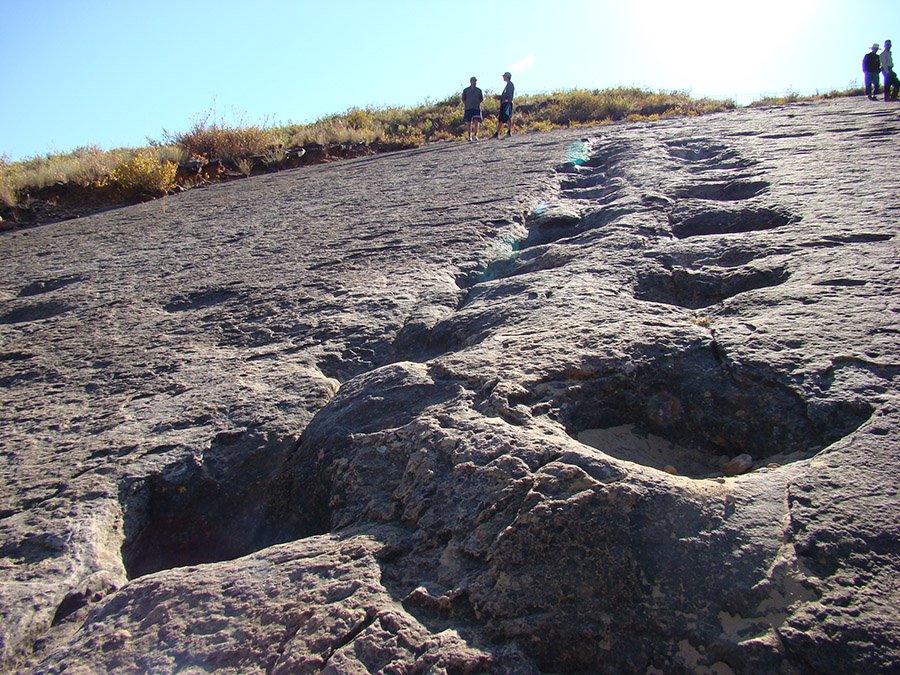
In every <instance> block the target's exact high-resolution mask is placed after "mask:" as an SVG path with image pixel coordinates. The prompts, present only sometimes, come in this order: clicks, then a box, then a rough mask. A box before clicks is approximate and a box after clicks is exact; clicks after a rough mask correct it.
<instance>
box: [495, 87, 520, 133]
mask: <svg viewBox="0 0 900 675" xmlns="http://www.w3.org/2000/svg"><path fill="white" fill-rule="evenodd" d="M503 81H504V82H506V86H505V87H504V88H503V92H502V93H501V94H500V95H499V96H498V97H497V98H498V99H500V113H499V114H498V115H497V132H496V133H495V134H494V138H499V137H500V129H501V128H502V127H503V123H504V122H506V135H507V136H511V135H512V114H513V104H512V102H513V96H515V94H516V88H515V86H514V85H513V83H512V74H511V73H508V72H507V73H503Z"/></svg>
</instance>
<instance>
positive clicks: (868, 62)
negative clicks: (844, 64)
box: [863, 52, 881, 73]
mask: <svg viewBox="0 0 900 675" xmlns="http://www.w3.org/2000/svg"><path fill="white" fill-rule="evenodd" d="M879 70H881V58H879V56H878V54H876V53H875V52H869V53H868V54H866V56H865V58H864V59H863V72H866V73H877V72H878V71H879Z"/></svg>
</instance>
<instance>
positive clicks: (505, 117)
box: [462, 72, 516, 141]
mask: <svg viewBox="0 0 900 675" xmlns="http://www.w3.org/2000/svg"><path fill="white" fill-rule="evenodd" d="M503 81H504V82H506V86H505V87H504V88H503V92H502V93H501V94H500V95H499V96H497V97H496V98H498V99H499V100H500V113H499V114H498V115H497V131H496V133H494V135H493V138H499V137H500V130H501V129H502V128H503V123H504V122H505V123H506V135H507V136H511V135H512V113H513V105H512V102H513V97H514V96H515V92H516V88H515V86H513V83H512V75H511V74H510V73H508V72H506V73H503ZM477 83H478V80H477V79H476V78H475V77H472V78H470V79H469V86H468V87H466V88H465V89H463V93H462V102H463V110H464V112H463V119H464V120H465V123H466V134H467V136H466V140H469V141H471V140H476V141H477V140H478V125H479V124H480V123H481V120H482V119H483V115H482V114H481V104H482V103H483V102H484V94H483V93H482V91H481V89H479V88H478V86H477Z"/></svg>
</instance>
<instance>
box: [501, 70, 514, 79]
mask: <svg viewBox="0 0 900 675" xmlns="http://www.w3.org/2000/svg"><path fill="white" fill-rule="evenodd" d="M503 77H509V78H512V73H511V72H509V71H508V70H507V71H506V72H505V73H503Z"/></svg>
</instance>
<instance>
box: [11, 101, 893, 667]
mask: <svg viewBox="0 0 900 675" xmlns="http://www.w3.org/2000/svg"><path fill="white" fill-rule="evenodd" d="M898 134H900V109H897V108H895V107H888V106H886V105H885V106H882V105H881V104H878V105H875V104H872V103H871V102H869V101H867V100H842V101H829V102H818V103H808V104H800V105H794V106H791V107H787V108H775V109H768V110H740V111H735V112H731V113H727V114H721V115H714V116H710V117H704V118H699V119H696V118H695V119H677V120H668V121H661V122H656V123H652V124H624V125H614V126H608V127H600V128H597V129H591V130H578V131H568V132H554V133H552V134H542V135H534V136H531V135H529V136H519V137H513V139H508V140H503V141H496V142H492V143H488V142H482V143H479V144H466V145H463V144H443V145H438V146H430V147H427V148H423V149H420V150H415V151H408V152H402V153H397V154H392V155H385V156H378V157H374V158H367V159H362V160H354V161H348V162H345V163H341V164H332V165H328V166H324V167H318V168H311V169H298V170H295V171H288V172H283V173H279V174H272V175H267V176H263V177H259V178H255V179H248V180H246V181H242V182H240V183H231V184H228V185H223V186H218V187H215V188H209V189H206V190H196V191H192V192H190V193H187V194H184V195H182V196H179V197H178V198H177V199H169V200H166V201H162V202H155V203H151V204H145V205H142V206H138V207H133V208H129V209H124V210H120V211H116V212H109V213H106V214H102V215H98V216H93V217H90V218H86V219H83V220H78V221H72V222H68V223H63V224H59V225H55V226H52V227H43V228H35V229H32V230H25V231H19V232H15V233H11V234H8V235H6V236H4V237H3V239H2V245H3V248H4V255H3V259H2V264H0V293H2V306H0V340H2V353H0V382H2V385H3V407H2V409H0V416H2V422H3V429H4V432H3V444H2V452H0V457H2V465H0V466H2V468H0V471H2V477H3V480H2V482H0V556H2V557H0V618H2V620H0V669H3V670H12V671H15V670H22V671H33V672H41V673H57V672H63V671H67V672H104V671H108V672H143V671H149V672H175V671H179V672H182V671H183V672H207V671H212V670H218V671H220V672H226V673H227V672H233V673H257V672H260V673H261V672H266V673H297V672H302V673H306V672H333V673H338V672H373V673H374V672H393V673H416V672H422V673H424V672H428V673H464V672H494V673H529V672H535V673H536V672H572V671H588V672H610V673H618V672H661V671H665V672H688V671H690V672H716V673H727V672H737V673H759V672H784V673H802V672H833V673H838V672H860V673H862V672H873V673H874V672H885V671H890V670H896V669H897V668H900V615H898V611H897V609H896V608H897V607H898V606H900V597H898V596H900V594H898V590H897V584H896V579H897V578H898V572H900V570H898V562H900V559H898V552H900V551H898V537H897V535H898V522H897V521H898V509H897V506H898V503H897V502H898V498H897V471H898V457H897V448H898V447H900V442H898V441H900V430H898V415H897V405H898V390H897V386H896V376H897V374H898V362H897V354H898V349H897V347H898V344H897V335H898V331H900V322H898V318H897V315H898V311H900V307H898V301H897V296H896V286H897V281H898V273H897V262H898V255H897V253H898V249H897V238H896V230H897V216H896V199H897V187H898V182H897V179H896V174H895V170H894V165H893V163H894V162H895V160H896V142H895V141H896V138H897V137H898Z"/></svg>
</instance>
